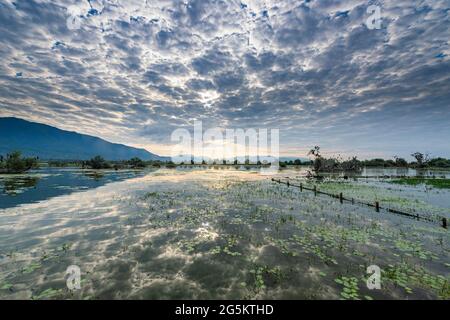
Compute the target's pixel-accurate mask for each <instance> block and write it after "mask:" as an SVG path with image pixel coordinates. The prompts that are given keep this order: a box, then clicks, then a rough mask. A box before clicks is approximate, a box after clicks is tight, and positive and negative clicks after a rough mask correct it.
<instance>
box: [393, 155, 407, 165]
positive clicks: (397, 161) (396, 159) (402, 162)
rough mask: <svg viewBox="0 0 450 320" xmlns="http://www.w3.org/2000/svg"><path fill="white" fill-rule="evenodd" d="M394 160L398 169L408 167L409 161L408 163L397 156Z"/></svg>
mask: <svg viewBox="0 0 450 320" xmlns="http://www.w3.org/2000/svg"><path fill="white" fill-rule="evenodd" d="M394 160H395V166H396V167H407V166H408V161H406V160H405V159H403V158H400V157H397V156H395V157H394Z"/></svg>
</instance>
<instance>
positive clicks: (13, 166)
mask: <svg viewBox="0 0 450 320" xmlns="http://www.w3.org/2000/svg"><path fill="white" fill-rule="evenodd" d="M1 160H2V161H1V166H0V168H2V169H3V170H6V172H7V173H23V172H26V171H28V170H30V169H33V168H36V167H37V165H38V163H37V159H36V158H22V154H21V153H20V151H15V152H13V153H11V154H8V155H6V160H5V159H4V158H3V157H2V159H1Z"/></svg>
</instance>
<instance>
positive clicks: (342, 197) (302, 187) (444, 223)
mask: <svg viewBox="0 0 450 320" xmlns="http://www.w3.org/2000/svg"><path fill="white" fill-rule="evenodd" d="M272 181H274V182H278V183H280V184H286V185H287V186H288V187H290V186H291V184H290V182H289V181H287V182H282V181H281V180H280V179H279V180H275V179H274V178H272ZM295 187H298V188H300V192H303V189H305V190H310V191H313V192H314V196H317V194H318V192H319V190H318V189H317V186H314V187H313V189H309V188H306V187H304V186H303V183H300V185H299V186H295ZM322 194H326V195H329V196H332V197H334V198H337V197H336V196H335V195H332V194H329V193H325V192H322ZM338 198H339V202H340V203H341V204H343V203H344V195H343V193H342V192H340V193H339V195H338ZM350 201H351V203H352V204H355V199H353V198H352V199H351V200H350ZM360 203H362V202H360ZM365 204H366V205H368V206H371V207H374V208H375V211H376V212H380V209H381V207H380V202H379V201H375V204H374V205H373V204H369V203H365ZM388 211H389V212H393V213H398V214H402V215H405V216H410V217H414V218H416V219H417V220H420V216H419V215H418V214H417V215H413V214H409V213H403V212H400V211H397V210H393V209H388ZM422 219H424V218H422ZM441 219H442V220H441V222H442V227H443V228H445V229H447V219H446V218H444V217H442V218H441Z"/></svg>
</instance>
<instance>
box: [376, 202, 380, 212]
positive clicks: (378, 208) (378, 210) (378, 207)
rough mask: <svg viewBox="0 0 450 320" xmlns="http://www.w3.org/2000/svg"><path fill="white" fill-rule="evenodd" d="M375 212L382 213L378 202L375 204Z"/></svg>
mask: <svg viewBox="0 0 450 320" xmlns="http://www.w3.org/2000/svg"><path fill="white" fill-rule="evenodd" d="M375 210H377V212H380V203H379V202H378V201H376V202H375Z"/></svg>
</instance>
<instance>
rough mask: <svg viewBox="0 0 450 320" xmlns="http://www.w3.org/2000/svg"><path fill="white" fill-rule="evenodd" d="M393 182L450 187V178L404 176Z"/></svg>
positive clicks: (442, 187) (441, 187)
mask: <svg viewBox="0 0 450 320" xmlns="http://www.w3.org/2000/svg"><path fill="white" fill-rule="evenodd" d="M391 182H392V183H394V184H400V185H408V186H418V185H427V186H431V187H433V188H438V189H450V179H425V178H402V179H396V180H392V181H391Z"/></svg>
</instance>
